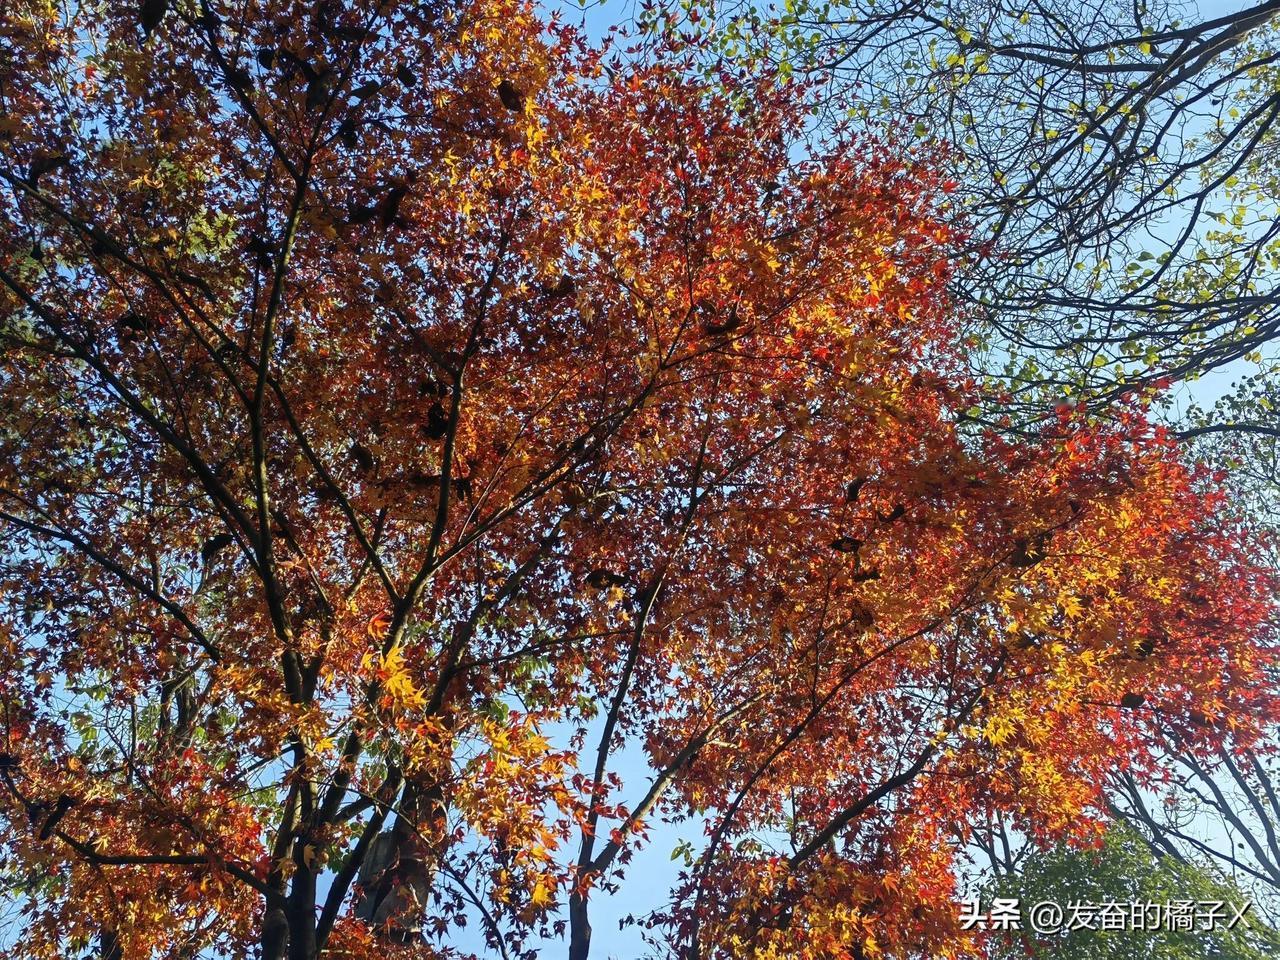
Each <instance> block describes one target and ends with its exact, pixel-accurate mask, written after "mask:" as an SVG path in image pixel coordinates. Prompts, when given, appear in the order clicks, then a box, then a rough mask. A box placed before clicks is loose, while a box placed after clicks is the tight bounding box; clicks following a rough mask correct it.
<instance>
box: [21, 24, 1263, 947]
mask: <svg viewBox="0 0 1280 960" xmlns="http://www.w3.org/2000/svg"><path fill="white" fill-rule="evenodd" d="M690 42H694V40H693V39H691V38H688V37H685V38H682V37H680V36H679V35H668V36H663V37H657V38H651V39H649V40H647V41H645V42H642V43H637V44H636V45H635V46H633V47H631V48H629V49H627V50H624V51H619V52H617V53H614V52H613V51H612V50H611V49H609V48H608V47H605V48H600V47H593V46H592V45H590V44H588V43H587V42H585V41H584V40H583V39H582V37H581V36H580V35H579V34H578V33H577V32H576V31H574V30H572V29H570V28H567V27H565V26H563V25H561V24H559V23H557V22H556V21H555V20H554V19H550V20H549V19H546V18H543V17H541V16H540V15H539V13H538V11H537V10H535V9H534V8H532V7H530V6H527V5H525V4H523V3H519V2H513V0H476V2H473V3H462V4H443V3H416V2H399V0H382V2H379V3H374V4H370V5H357V4H347V3H341V2H337V0H321V2H319V3H316V4H300V3H296V2H262V3H257V4H253V5H250V6H247V7H240V6H236V5H231V4H226V3H219V2H214V0H202V2H200V3H199V4H196V3H192V2H175V3H167V2H164V0H145V2H143V3H142V4H140V5H136V4H120V3H106V4H95V5H92V6H88V5H86V6H84V7H81V6H79V5H77V4H75V3H71V2H66V3H50V2H47V0H12V2H10V3H9V4H7V5H6V7H5V9H4V10H3V12H2V13H0V179H2V181H3V184H4V189H3V192H2V193H0V218H2V220H3V225H4V231H3V233H2V234H0V305H2V310H0V317H2V318H3V320H2V321H0V323H2V324H3V325H2V326H0V337H2V338H3V354H2V355H0V364H2V365H0V398H2V399H0V404H2V406H0V522H3V524H4V529H5V535H6V538H7V542H6V549H5V552H4V554H3V557H0V638H2V639H3V642H2V643H0V696H2V697H3V736H4V742H3V746H2V751H3V752H2V753H0V786H2V787H3V789H2V790H0V824H2V826H0V851H3V852H2V853H0V856H2V857H3V863H4V872H5V874H6V875H7V877H8V878H9V880H10V881H11V882H12V883H13V884H14V886H13V889H15V890H17V891H18V892H19V894H20V897H21V911H22V914H23V932H22V936H21V938H20V942H17V943H15V944H13V945H10V946H9V947H8V948H7V949H6V955H9V956H14V957H55V956H56V957H62V956H67V955H69V954H70V953H74V952H76V951H82V950H86V949H93V950H96V951H97V952H98V953H99V955H101V956H103V957H110V958H113V960H116V958H118V960H132V958H143V957H148V958H149V957H174V958H176V957H193V956H196V955H198V954H203V955H209V954H213V955H217V956H234V957H238V956H252V955H255V954H256V955H259V956H262V957H264V958H267V960H282V958H284V957H288V958H290V960H312V958H315V957H318V956H319V955H321V953H322V952H323V953H324V955H327V956H340V957H351V958H364V957H387V956H391V957H395V956H405V957H432V956H444V955H451V954H452V953H454V943H455V939H454V938H455V931H456V926H457V925H459V924H462V923H464V922H467V921H468V920H471V921H474V922H477V923H479V924H480V925H481V926H482V927H483V929H484V937H485V939H486V940H487V942H488V944H489V945H490V947H491V948H492V949H493V950H495V951H498V952H500V953H501V954H503V955H506V956H516V955H522V954H523V955H533V954H534V953H535V952H536V950H537V947H536V940H537V938H547V937H557V936H558V937H562V938H563V939H564V940H565V941H566V949H567V952H568V954H569V956H570V957H572V958H574V960H581V958H585V957H586V956H587V955H588V953H589V949H590V943H591V924H590V905H591V901H592V899H593V897H596V896H600V895H602V894H604V893H607V892H608V891H609V890H612V889H615V888H617V886H618V885H620V884H622V883H624V882H625V879H626V877H625V871H626V865H627V862H628V860H629V858H630V856H631V854H632V853H633V851H634V850H635V849H636V847H637V845H639V844H641V843H643V841H644V837H645V830H646V826H645V825H646V822H648V821H652V820H653V819H654V818H657V817H660V816H667V817H675V818H681V817H683V818H690V819H695V820H696V821H698V822H702V823H705V825H706V842H705V843H704V844H703V845H702V846H701V847H700V848H699V849H696V850H693V849H691V850H690V851H689V852H688V864H687V869H686V871H685V872H684V873H683V875H682V877H681V881H680V883H679V884H678V886H677V887H676V889H675V890H673V891H672V896H671V900H670V903H669V905H668V906H666V907H663V908H661V909H658V910H656V911H655V912H654V913H653V914H652V915H651V916H650V917H649V918H648V920H647V921H646V922H647V923H649V924H650V929H651V930H652V931H653V932H654V935H655V936H657V937H661V938H663V939H664V940H665V941H666V942H667V943H668V944H670V946H671V950H672V951H673V952H676V953H678V954H679V955H682V956H684V957H687V958H699V957H729V956H752V957H760V958H764V957H799V958H803V957H814V958H817V957H865V956H872V955H876V954H880V953H884V954H887V955H892V956H909V955H917V954H919V953H922V952H924V953H929V954H930V955H933V956H952V955H958V954H959V953H962V952H964V951H966V950H968V949H970V948H971V947H972V946H973V944H972V943H971V942H970V941H969V940H968V939H967V937H966V935H965V934H964V932H963V931H961V930H960V929H959V926H958V919H957V915H956V912H955V910H954V905H953V903H952V899H953V894H954V880H953V874H952V865H953V863H954V861H955V859H956V856H957V851H958V849H959V848H960V846H961V845H962V844H963V842H964V839H965V835H966V832H967V830H968V826H967V823H968V818H969V816H970V814H971V812H972V811H973V810H975V809H978V808H984V807H985V808H988V809H999V810H1001V811H1003V812H1004V813H1005V814H1006V815H1007V816H1009V817H1010V818H1011V820H1012V822H1014V823H1016V824H1017V826H1018V827H1019V829H1021V830H1024V831H1025V832H1027V833H1028V834H1030V835H1032V836H1034V837H1038V838H1042V839H1045V840H1047V839H1049V838H1059V837H1061V836H1064V835H1088V834H1089V833H1090V832H1091V831H1093V830H1096V829H1097V827H1096V821H1097V816H1098V813H1099V807H1100V797H1099V784H1100V783H1101V781H1102V779H1103V777H1102V775H1103V773H1105V772H1106V771H1108V770H1110V769H1112V768H1113V767H1115V766H1116V765H1125V766H1127V767H1129V768H1130V769H1132V771H1133V772H1134V775H1135V776H1138V777H1141V776H1142V772H1143V770H1144V769H1147V767H1148V766H1149V764H1150V762H1151V760H1152V758H1151V756H1150V754H1151V752H1152V751H1151V747H1150V745H1151V744H1152V743H1153V741H1154V731H1155V730H1156V729H1157V728H1158V729H1159V730H1162V731H1163V730H1168V729H1170V728H1173V729H1177V730H1179V731H1180V733H1181V736H1182V738H1183V742H1184V743H1185V744H1187V747H1188V749H1193V750H1194V749H1201V750H1204V751H1208V750H1212V749H1216V748H1217V747H1219V746H1220V745H1221V744H1222V742H1223V741H1224V737H1225V735H1226V733H1227V732H1230V734H1231V738H1232V742H1233V743H1238V744H1241V745H1247V744H1248V743H1249V741H1250V737H1251V735H1252V732H1253V731H1255V728H1256V727H1257V725H1258V724H1259V723H1260V722H1261V719H1262V718H1263V717H1266V716H1270V715H1272V713H1273V712H1274V701H1273V698H1272V696H1271V694H1270V693H1269V691H1268V689H1267V684H1266V682H1265V670H1266V669H1267V667H1268V666H1270V665H1271V664H1272V663H1273V651H1272V650H1271V649H1269V648H1268V647H1267V646H1266V645H1265V644H1264V643H1262V642H1261V641H1260V640H1259V638H1258V630H1257V625H1258V624H1259V623H1261V622H1262V621H1263V620H1264V618H1266V617H1267V616H1268V615H1269V613H1270V595H1271V591H1272V589H1273V584H1272V583H1271V580H1270V578H1269V577H1268V575H1267V574H1266V573H1265V572H1264V571H1263V570H1262V569H1260V568H1258V567H1257V566H1256V565H1255V564H1254V563H1253V562H1252V561H1251V559H1250V557H1251V544H1250V542H1249V539H1248V537H1247V536H1246V534H1245V533H1244V532H1243V531H1241V530H1240V529H1238V528H1237V527H1236V526H1235V525H1233V524H1232V523H1231V522H1230V521H1229V520H1228V519H1227V518H1226V516H1225V515H1224V514H1223V513H1222V512H1221V511H1220V510H1219V507H1220V506H1221V501H1222V496H1221V494H1220V493H1218V492H1216V490H1215V488H1214V485H1213V478H1212V477H1210V476H1208V475H1206V473H1205V471H1203V470H1197V469H1193V468H1190V467H1187V466H1185V465H1184V464H1183V463H1182V462H1181V461H1180V459H1179V457H1178V455H1177V452H1176V450H1175V449H1174V446H1173V444H1172V442H1171V441H1170V440H1169V438H1168V437H1167V436H1165V435H1164V433H1163V432H1162V431H1160V430H1159V429H1156V428H1153V427H1151V426H1149V425H1148V424H1147V422H1146V420H1145V419H1144V417H1143V413H1142V410H1141V409H1140V407H1139V406H1138V405H1137V404H1136V403H1126V404H1121V405H1119V406H1118V407H1117V408H1116V409H1115V410H1113V411H1111V412H1110V413H1109V415H1108V416H1106V417H1095V416H1092V415H1090V414H1089V413H1088V412H1087V411H1084V410H1080V409H1076V408H1072V407H1066V406H1064V407H1062V408H1061V409H1060V410H1059V411H1058V415H1057V417H1056V419H1055V420H1054V421H1053V422H1051V423H1048V424H1046V425H1045V426H1044V427H1043V429H1042V430H1041V431H1040V432H1039V433H1038V434H1037V435H1036V436H1034V437H1032V438H1029V439H1027V440H1025V441H1018V442H1013V441H1010V440H1008V439H1007V438H1002V437H1001V436H999V435H998V434H996V433H994V432H974V431H970V432H968V433H966V432H964V431H963V430H962V429H961V426H960V422H961V419H962V418H961V416H960V414H961V413H962V412H963V411H964V410H966V409H967V408H968V407H969V406H970V405H971V404H972V403H973V402H974V401H975V397H976V388H975V385H974V384H972V383H971V382H969V381H967V380H966V379H965V377H964V376H963V375H962V372H961V371H962V362H961V361H962V357H961V356H960V355H959V354H960V346H959V345H958V343H957V339H956V337H955V336H953V333H954V330H955V324H956V320H957V317H956V311H955V310H954V308H953V307H952V306H951V305H950V303H949V302H948V299H947V296H946V284H947V281H948V279H949V277H950V275H951V271H952V256H951V255H952V252H953V250H954V248H955V246H956V244H958V243H959V242H961V241H962V239H963V237H962V235H961V234H960V232H959V230H958V228H957V226H956V225H955V224H954V223H951V222H949V221H948V219H947V218H946V216H945V215H944V211H943V207H944V205H945V197H946V194H947V193H948V191H949V190H950V189H951V187H952V185H951V184H949V183H948V182H946V181H945V180H943V179H942V178H941V177H940V176H939V175H938V174H937V173H936V167H935V166H934V165H933V164H932V162H931V160H932V158H931V157H929V156H926V155H922V154H921V153H920V152H919V151H917V150H913V149H911V148H909V147H907V146H904V145H903V144H901V143H893V142H880V141H876V140H873V139H871V138H867V137H862V136H856V135H854V134H852V133H850V132H848V131H844V130H836V131H833V132H832V133H831V134H830V135H827V136H823V137H821V138H818V137H815V136H812V135H811V130H810V126H809V124H808V123H807V120H806V118H807V117H808V116H809V114H808V106H809V103H810V100H809V92H808V91H807V89H806V88H805V87H804V86H803V85H800V84H786V83H781V82H779V80H778V78H777V77H776V76H773V75H770V74H769V73H767V72H762V73H758V74H756V73H751V72H745V73H743V72H738V71H736V70H728V69H726V70H725V71H724V72H723V73H722V74H721V75H720V76H719V77H717V78H716V81H715V82H714V83H708V82H707V81H706V80H703V79H699V78H698V77H697V76H696V74H695V72H694V71H692V70H691V69H689V63H690V62H691V60H690V54H689V50H688V47H687V44H688V43H690ZM624 746H630V747H634V748H637V749H639V750H641V751H642V752H643V754H644V756H645V758H646V760H647V762H648V763H649V765H650V767H651V771H650V773H651V776H650V777H649V778H648V779H647V780H646V781H645V782H643V783H636V782H624V781H623V779H622V778H621V777H620V776H619V773H618V766H619V760H618V756H619V754H620V752H621V750H622V748H623V747H624Z"/></svg>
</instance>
